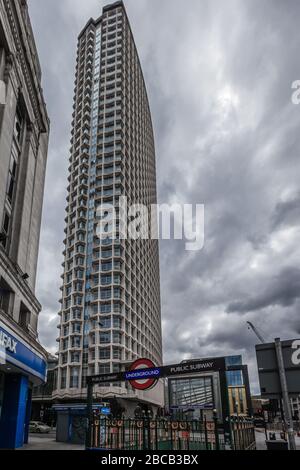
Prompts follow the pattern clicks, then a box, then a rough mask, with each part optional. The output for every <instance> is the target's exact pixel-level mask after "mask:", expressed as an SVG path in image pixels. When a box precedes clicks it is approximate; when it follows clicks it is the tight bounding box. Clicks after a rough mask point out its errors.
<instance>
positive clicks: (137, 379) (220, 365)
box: [88, 357, 226, 390]
mask: <svg viewBox="0 0 300 470" xmlns="http://www.w3.org/2000/svg"><path fill="white" fill-rule="evenodd" d="M147 365H148V367H144V366H147ZM225 370H226V366H225V358H224V357H220V358H214V359H205V360H198V361H189V362H183V363H180V364H173V365H170V366H161V367H155V366H154V364H153V362H152V361H150V360H149V359H139V360H138V361H135V362H134V363H133V364H132V365H131V366H130V368H129V370H127V371H125V372H119V373H117V374H105V375H96V376H93V377H88V383H89V384H92V385H97V384H98V385H100V384H106V383H113V382H130V383H131V384H132V386H133V387H134V388H137V389H139V390H147V389H149V388H152V387H153V386H154V385H156V383H157V380H158V379H160V378H164V377H170V376H174V375H177V376H178V375H185V374H193V373H199V372H220V371H225Z"/></svg>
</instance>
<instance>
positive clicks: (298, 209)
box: [272, 194, 300, 229]
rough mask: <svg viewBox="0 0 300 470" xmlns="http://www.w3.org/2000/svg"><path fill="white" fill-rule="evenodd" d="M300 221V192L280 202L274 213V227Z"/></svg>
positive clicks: (297, 223)
mask: <svg viewBox="0 0 300 470" xmlns="http://www.w3.org/2000/svg"><path fill="white" fill-rule="evenodd" d="M299 223H300V194H297V195H296V197H295V198H293V199H289V200H288V201H285V202H279V203H278V204H277V206H276V209H275V213H274V215H273V220H272V224H273V228H274V229H276V228H278V227H280V226H282V225H299Z"/></svg>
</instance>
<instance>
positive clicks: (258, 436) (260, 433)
mask: <svg viewBox="0 0 300 470" xmlns="http://www.w3.org/2000/svg"><path fill="white" fill-rule="evenodd" d="M268 432H269V431H268ZM272 432H273V431H272ZM275 434H276V438H277V439H280V431H275ZM295 439H296V447H297V450H300V437H298V436H296V437H295ZM255 440H256V450H267V445H266V434H265V430H264V429H256V430H255Z"/></svg>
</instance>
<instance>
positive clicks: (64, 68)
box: [29, 0, 300, 385]
mask: <svg viewBox="0 0 300 470" xmlns="http://www.w3.org/2000/svg"><path fill="white" fill-rule="evenodd" d="M125 3H126V6H127V11H128V15H129V18H130V20H131V25H132V29H133V33H134V35H135V40H136V43H137V47H138V50H139V53H140V58H141V62H142V67H143V71H144V75H145V80H146V84H147V88H148V93H149V99H150V105H151V110H152V117H153V124H154V129H155V136H156V151H157V176H158V195H159V202H160V203H176V202H182V203H193V204H196V203H199V204H201V203H204V204H205V246H204V249H203V250H202V251H200V252H194V253H187V252H186V251H185V247H184V243H182V242H177V241H174V242H173V241H163V242H162V243H161V292H162V315H163V332H164V360H165V362H173V361H177V360H182V359H183V358H186V357H200V356H205V355H208V356H212V355H222V354H230V353H239V352H240V353H242V354H243V356H244V358H245V362H246V361H247V362H248V363H249V364H250V370H251V377H252V382H253V384H254V385H255V384H256V383H257V375H256V368H255V351H254V345H255V342H256V338H255V337H254V335H253V333H252V332H249V331H248V329H247V326H246V322H247V321H252V322H253V323H255V324H256V326H257V327H259V328H261V329H262V330H264V331H265V332H267V334H266V339H268V340H272V339H273V338H274V337H277V336H279V335H281V336H282V338H290V337H296V336H297V335H299V334H300V327H299V313H298V312H299V294H298V292H300V289H299V287H300V286H299V265H300V264H299V263H300V248H299V234H300V220H299V215H300V214H299V202H300V201H299V199H300V196H299V194H300V187H299V174H300V161H299V148H300V133H299V128H300V106H295V105H293V104H292V102H291V95H292V90H291V85H292V82H293V81H294V80H297V79H300V63H299V60H298V59H297V58H298V56H299V50H300V33H299V25H298V20H299V14H300V3H299V2H298V1H297V0H288V1H285V2H278V1H277V0H276V1H275V0H267V1H266V0H244V1H243V2H241V1H240V0H227V1H226V2H223V1H221V0H189V2H184V1H183V0H164V1H163V2H162V1H158V0H151V1H150V0H139V1H137V0H128V1H126V2H125ZM103 4H104V2H100V1H98V0H88V1H85V2H82V1H81V0H80V1H79V0H51V1H49V0H29V7H30V12H31V17H32V21H33V28H34V31H35V33H36V40H37V45H38V49H39V51H40V58H41V63H42V68H43V75H44V81H43V87H44V90H45V95H46V101H47V104H48V109H49V113H50V116H51V119H52V133H51V142H50V151H49V165H48V175H47V185H46V194H45V209H44V221H43V231H42V238H41V255H40V263H39V279H38V295H39V297H40V298H41V300H42V302H43V305H44V310H43V313H42V314H41V316H40V337H41V340H42V341H43V343H44V344H45V345H46V346H47V347H49V348H51V349H52V350H53V351H55V348H56V344H55V337H56V336H57V330H56V327H55V326H56V323H58V320H57V318H58V317H57V315H56V313H57V311H58V310H59V304H58V299H59V297H60V291H59V286H60V282H61V280H60V274H61V270H62V268H61V262H62V256H61V252H62V239H63V235H64V234H63V229H64V207H65V204H66V201H65V196H66V193H65V187H66V178H67V167H68V157H69V145H70V144H69V139H70V122H71V114H72V95H73V88H74V69H75V49H76V37H77V34H78V32H79V31H80V30H81V29H82V27H83V26H84V24H85V23H86V21H87V20H88V19H89V17H91V16H93V17H97V16H99V15H100V14H101V7H102V5H103Z"/></svg>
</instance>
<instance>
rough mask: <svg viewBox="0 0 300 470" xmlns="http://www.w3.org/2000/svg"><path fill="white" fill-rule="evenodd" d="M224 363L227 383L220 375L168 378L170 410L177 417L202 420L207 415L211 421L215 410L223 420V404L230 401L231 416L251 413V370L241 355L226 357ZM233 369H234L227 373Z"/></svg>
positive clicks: (201, 374) (205, 374)
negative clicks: (249, 370)
mask: <svg viewBox="0 0 300 470" xmlns="http://www.w3.org/2000/svg"><path fill="white" fill-rule="evenodd" d="M207 360H209V358H208V359H207ZM224 361H225V366H226V369H227V370H226V372H225V374H226V380H225V381H224V383H222V381H221V380H220V374H219V372H198V373H197V374H191V375H188V376H182V377H178V378H169V379H168V408H169V411H170V412H171V413H172V415H173V416H174V417H180V418H183V417H185V418H191V419H199V418H202V417H204V416H206V418H207V419H208V420H210V419H212V416H213V411H214V410H216V412H217V416H218V418H219V419H221V418H222V414H223V415H224V412H225V408H224V407H225V403H224V401H227V402H228V403H226V406H227V407H228V408H227V409H228V411H227V412H228V413H229V414H230V415H234V414H239V415H248V414H249V413H250V414H251V409H252V406H251V397H250V386H249V377H248V369H247V366H244V365H243V362H242V356H227V357H224ZM185 362H188V361H185ZM230 368H232V369H233V370H228V369H230ZM234 368H236V370H234ZM225 385H226V386H225ZM225 397H226V398H225Z"/></svg>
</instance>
